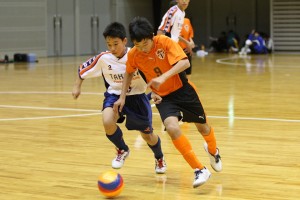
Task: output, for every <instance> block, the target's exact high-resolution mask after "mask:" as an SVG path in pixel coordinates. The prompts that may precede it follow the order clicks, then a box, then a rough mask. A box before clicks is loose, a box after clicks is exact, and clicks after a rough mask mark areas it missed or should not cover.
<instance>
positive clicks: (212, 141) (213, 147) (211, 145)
mask: <svg viewBox="0 0 300 200" xmlns="http://www.w3.org/2000/svg"><path fill="white" fill-rule="evenodd" d="M203 138H204V140H205V141H206V143H207V145H208V152H209V153H211V154H213V155H215V153H217V142H216V138H215V132H214V129H213V127H210V132H209V134H208V135H203Z"/></svg>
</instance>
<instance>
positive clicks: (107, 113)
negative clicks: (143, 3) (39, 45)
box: [72, 22, 166, 173]
mask: <svg viewBox="0 0 300 200" xmlns="http://www.w3.org/2000/svg"><path fill="white" fill-rule="evenodd" d="M103 36H104V38H105V40H106V44H107V47H108V50H109V51H107V52H102V53H100V54H99V55H97V56H94V57H92V58H90V59H89V60H88V61H86V62H84V63H83V64H82V65H80V67H79V69H78V78H77V80H76V81H75V84H74V87H73V92H72V94H73V97H74V98H75V99H77V98H78V97H79V95H80V93H81V85H82V82H83V80H84V79H86V78H93V77H99V76H102V78H103V80H104V84H105V87H106V92H105V93H104V96H105V99H104V102H103V110H102V114H103V117H102V119H103V120H102V121H103V126H104V129H105V132H106V136H107V138H108V139H109V140H110V141H111V142H112V143H113V144H114V145H115V146H116V149H117V156H116V158H115V159H113V161H112V167H113V168H115V169H118V168H121V167H122V166H123V164H124V161H125V159H126V157H127V156H128V155H129V148H128V146H127V145H126V143H125V141H124V139H123V133H122V130H121V129H120V128H119V126H118V125H117V123H122V122H123V121H124V120H125V117H124V115H126V118H127V119H126V124H125V125H126V128H127V129H128V130H138V131H140V134H141V136H142V137H143V139H144V140H145V141H146V142H147V144H148V146H149V147H150V149H151V150H152V151H153V153H154V157H155V171H156V173H165V171H166V163H165V160H164V157H163V153H162V150H161V142H160V138H159V136H158V135H156V134H154V133H153V128H152V110H151V106H150V103H149V101H148V98H147V96H146V94H145V90H146V88H147V84H146V82H145V81H144V79H143V78H142V76H141V75H140V73H139V71H136V72H135V73H134V78H133V80H132V82H131V85H130V88H129V90H128V92H127V98H126V102H125V106H124V109H123V111H122V113H115V112H114V111H113V105H114V102H115V101H117V100H118V99H119V95H120V94H121V90H122V84H123V78H124V73H125V71H126V61H127V52H128V51H129V48H127V47H126V43H127V38H126V31H125V27H124V26H123V25H122V24H120V23H118V22H113V23H111V24H110V25H108V26H107V27H106V29H105V30H104V32H103Z"/></svg>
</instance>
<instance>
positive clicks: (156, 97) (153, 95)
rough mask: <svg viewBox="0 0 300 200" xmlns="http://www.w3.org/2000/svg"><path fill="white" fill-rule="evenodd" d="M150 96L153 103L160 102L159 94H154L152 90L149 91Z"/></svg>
mask: <svg viewBox="0 0 300 200" xmlns="http://www.w3.org/2000/svg"><path fill="white" fill-rule="evenodd" d="M151 98H152V100H153V102H154V104H160V103H161V101H162V98H161V96H159V95H158V94H156V93H155V92H152V93H151Z"/></svg>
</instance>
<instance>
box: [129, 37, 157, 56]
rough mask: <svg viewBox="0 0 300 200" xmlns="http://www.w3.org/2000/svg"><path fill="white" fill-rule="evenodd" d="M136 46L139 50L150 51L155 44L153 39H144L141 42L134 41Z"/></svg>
mask: <svg viewBox="0 0 300 200" xmlns="http://www.w3.org/2000/svg"><path fill="white" fill-rule="evenodd" d="M133 44H134V46H135V47H136V48H137V50H138V51H141V52H144V53H149V52H150V51H151V49H152V46H153V40H151V39H143V40H142V41H140V42H136V41H133Z"/></svg>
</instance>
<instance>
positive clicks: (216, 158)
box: [204, 142, 222, 172]
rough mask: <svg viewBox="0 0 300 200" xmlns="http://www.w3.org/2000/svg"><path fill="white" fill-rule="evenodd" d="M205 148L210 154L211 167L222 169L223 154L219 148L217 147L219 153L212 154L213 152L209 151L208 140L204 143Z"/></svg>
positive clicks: (217, 170) (218, 170)
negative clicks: (221, 154)
mask: <svg viewBox="0 0 300 200" xmlns="http://www.w3.org/2000/svg"><path fill="white" fill-rule="evenodd" d="M204 149H205V151H206V152H207V154H208V157H209V160H210V165H211V167H212V168H213V169H214V170H215V171H216V172H220V171H222V161H221V156H220V154H219V149H218V148H217V153H216V154H215V155H212V154H211V153H209V152H208V146H207V143H206V142H205V143H204Z"/></svg>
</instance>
